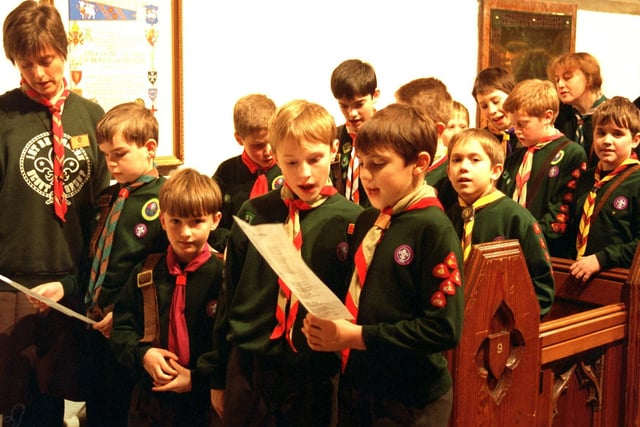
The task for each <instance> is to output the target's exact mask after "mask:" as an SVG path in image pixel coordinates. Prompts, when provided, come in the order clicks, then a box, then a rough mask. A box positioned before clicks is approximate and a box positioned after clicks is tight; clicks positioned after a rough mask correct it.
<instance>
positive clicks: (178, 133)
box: [56, 0, 184, 166]
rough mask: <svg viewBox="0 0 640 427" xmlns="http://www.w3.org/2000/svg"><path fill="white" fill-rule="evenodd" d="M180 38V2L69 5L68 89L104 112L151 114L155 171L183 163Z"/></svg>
mask: <svg viewBox="0 0 640 427" xmlns="http://www.w3.org/2000/svg"><path fill="white" fill-rule="evenodd" d="M60 3H61V2H60V1H56V6H57V7H58V8H60V6H61V5H60ZM65 6H66V5H65ZM61 13H63V11H62V10H61ZM63 16H64V15H63ZM181 36H182V31H181V0H104V2H95V1H86V0H68V37H69V54H68V57H67V64H68V67H69V80H70V82H69V85H70V86H71V89H72V90H73V91H75V92H77V93H79V94H81V95H82V96H84V97H86V98H89V99H93V100H95V101H96V102H97V103H99V104H100V105H101V106H102V107H103V108H104V109H105V110H109V109H110V108H111V107H113V106H115V105H117V104H120V103H123V102H129V101H136V102H141V103H144V105H145V106H146V107H147V108H149V109H151V110H152V111H153V112H154V114H155V115H156V118H157V119H158V122H159V124H160V137H159V141H158V156H157V164H158V165H159V166H174V165H179V164H182V163H183V161H184V155H183V142H182V46H181Z"/></svg>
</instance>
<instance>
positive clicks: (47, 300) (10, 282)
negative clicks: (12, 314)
mask: <svg viewBox="0 0 640 427" xmlns="http://www.w3.org/2000/svg"><path fill="white" fill-rule="evenodd" d="M0 280H2V281H3V282H5V283H6V284H7V285H11V286H13V287H14V288H16V289H17V290H19V291H20V292H22V293H24V294H27V295H29V296H30V297H32V298H35V299H37V300H38V301H42V302H43V303H45V304H47V305H48V306H49V307H51V308H53V309H54V310H58V311H59V312H60V313H63V314H66V315H67V316H70V317H75V318H76V319H79V320H82V321H83V322H85V323H88V324H90V325H92V324H94V323H96V322H95V320H93V319H89V318H88V317H87V316H83V315H82V314H80V313H77V312H75V311H73V310H71V309H70V308H68V307H65V306H64V305H62V304H58V303H57V302H55V301H54V300H52V299H51V298H47V297H43V296H42V295H40V294H39V293H36V292H33V291H32V290H31V289H29V288H27V287H26V286H24V285H21V284H20V283H18V282H14V281H13V280H11V279H9V278H8V277H5V276H3V275H2V274H0Z"/></svg>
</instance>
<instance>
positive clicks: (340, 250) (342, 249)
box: [336, 242, 349, 261]
mask: <svg viewBox="0 0 640 427" xmlns="http://www.w3.org/2000/svg"><path fill="white" fill-rule="evenodd" d="M348 253H349V244H348V243H347V242H340V243H338V247H337V248H336V255H337V256H338V259H339V260H340V261H344V260H346V259H347V254H348Z"/></svg>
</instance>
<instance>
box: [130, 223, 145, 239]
mask: <svg viewBox="0 0 640 427" xmlns="http://www.w3.org/2000/svg"><path fill="white" fill-rule="evenodd" d="M147 231H148V228H147V225H146V224H143V223H140V224H136V225H135V227H133V234H134V235H135V236H136V237H137V238H138V239H142V238H144V236H146V235H147Z"/></svg>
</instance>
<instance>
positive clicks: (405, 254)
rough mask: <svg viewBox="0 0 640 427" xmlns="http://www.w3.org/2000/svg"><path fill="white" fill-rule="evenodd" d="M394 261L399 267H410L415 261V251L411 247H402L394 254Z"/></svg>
mask: <svg viewBox="0 0 640 427" xmlns="http://www.w3.org/2000/svg"><path fill="white" fill-rule="evenodd" d="M393 259H395V260H396V262H397V263H398V264H399V265H409V264H410V263H411V261H413V249H412V248H411V246H409V245H400V246H398V247H397V248H396V250H395V251H394V252H393Z"/></svg>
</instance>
